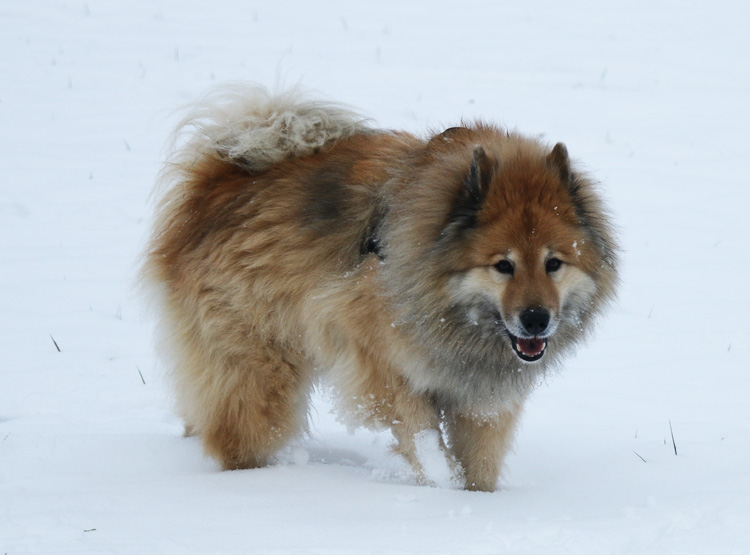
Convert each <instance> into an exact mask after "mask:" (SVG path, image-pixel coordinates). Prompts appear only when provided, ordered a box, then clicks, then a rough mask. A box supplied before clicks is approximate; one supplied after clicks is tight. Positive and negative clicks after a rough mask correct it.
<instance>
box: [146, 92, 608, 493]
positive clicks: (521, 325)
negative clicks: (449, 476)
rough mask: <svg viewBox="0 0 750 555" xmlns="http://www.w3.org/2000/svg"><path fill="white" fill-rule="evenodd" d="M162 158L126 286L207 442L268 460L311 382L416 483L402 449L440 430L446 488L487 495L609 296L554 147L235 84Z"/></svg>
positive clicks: (596, 217) (229, 456)
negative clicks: (147, 289) (402, 125)
mask: <svg viewBox="0 0 750 555" xmlns="http://www.w3.org/2000/svg"><path fill="white" fill-rule="evenodd" d="M188 131H189V132H188ZM186 133H187V134H186ZM175 144H176V145H177V147H176V149H175V151H174V154H173V155H172V157H171V158H170V160H169V163H168V165H167V169H166V170H165V173H164V174H163V181H164V186H165V189H164V193H163V197H162V199H161V201H160V204H159V208H158V214H157V222H156V226H155V230H154V234H153V237H152V240H151V243H150V246H149V251H148V253H147V259H146V262H145V264H144V277H145V278H146V280H147V281H148V282H149V283H151V284H154V285H156V286H157V288H158V289H159V291H160V292H161V298H160V304H161V311H162V329H163V331H164V333H165V336H166V337H167V338H168V343H169V352H170V365H171V367H172V369H173V378H174V382H175V385H176V390H177V401H178V408H179V410H180V412H181V414H182V416H183V417H184V419H185V421H186V425H187V428H188V429H190V430H191V433H196V434H198V435H200V437H201V439H202V441H203V444H204V446H205V448H206V450H207V451H208V452H209V453H210V454H211V455H213V456H214V457H216V458H217V460H219V461H220V462H221V464H222V465H223V467H224V468H249V467H255V466H261V465H263V464H266V463H267V461H268V459H269V457H270V456H271V455H272V454H273V453H274V452H275V451H276V450H278V449H279V448H281V447H282V446H283V445H284V444H285V443H286V442H288V441H289V439H290V438H292V437H293V436H295V435H296V434H299V433H300V432H302V431H304V430H305V427H306V415H307V408H308V400H309V399H308V398H309V392H310V389H311V387H312V384H313V383H314V381H315V380H316V379H317V378H318V377H319V376H320V375H321V374H323V373H326V374H327V375H328V376H329V377H330V380H331V382H332V383H333V384H334V385H335V386H336V387H337V389H338V391H339V398H340V405H341V406H340V408H341V410H342V412H343V413H344V414H346V415H348V417H349V418H351V419H352V420H354V421H356V422H357V423H360V424H364V425H367V426H371V427H376V428H390V429H391V430H392V432H393V434H394V437H395V439H396V446H395V448H396V451H397V452H399V453H401V454H403V455H404V457H405V458H406V459H407V460H408V461H409V462H410V463H411V464H412V466H413V467H414V469H415V472H416V474H417V476H418V477H421V478H422V479H424V480H425V481H427V480H428V479H429V477H428V476H424V473H423V470H422V468H421V466H420V462H419V458H418V456H417V452H416V447H415V437H416V436H417V435H418V434H423V432H425V431H427V430H433V431H436V432H438V433H439V430H441V423H442V424H443V426H442V427H443V429H444V430H445V432H446V435H445V437H444V438H443V439H441V446H442V447H441V448H442V449H443V450H444V451H445V452H446V455H447V456H448V457H449V459H450V460H455V461H456V463H455V464H454V468H455V470H456V473H457V474H460V475H461V476H463V479H464V484H465V486H466V487H467V488H470V489H481V490H493V489H494V488H495V486H496V482H497V478H498V474H499V472H500V469H501V466H502V461H503V458H504V455H505V453H506V451H507V449H508V448H509V446H510V443H511V440H512V437H513V431H514V429H515V424H516V422H517V420H518V417H519V414H520V412H521V409H522V405H523V402H524V400H525V399H526V397H527V396H528V394H529V393H530V392H531V390H532V389H533V388H534V386H535V385H536V384H537V383H538V382H539V379H540V377H541V376H543V375H544V374H545V373H546V372H548V371H549V370H550V369H551V368H554V367H556V366H557V365H558V363H559V361H560V359H561V357H562V355H564V354H565V353H567V352H569V351H570V350H571V348H572V347H573V346H574V345H575V344H576V343H578V342H579V340H580V339H581V338H583V337H584V336H585V335H586V334H587V333H588V331H589V330H590V329H591V327H592V323H593V320H594V318H595V317H596V316H597V315H598V314H599V313H600V312H601V310H602V308H603V307H604V306H605V305H606V303H607V301H608V300H610V299H611V297H612V295H613V292H614V286H615V284H616V269H615V268H616V247H615V244H614V241H613V238H612V233H611V230H610V228H609V225H608V223H607V222H608V218H607V216H606V213H605V212H604V211H603V210H602V207H601V201H600V200H599V198H598V196H597V194H596V192H595V190H594V188H593V185H592V183H591V182H590V181H589V180H588V179H586V178H585V177H584V176H582V174H580V173H579V172H576V171H574V168H572V167H571V164H570V160H569V158H568V154H567V149H565V147H564V145H562V144H558V145H556V146H555V147H554V148H551V149H550V148H548V147H547V146H546V145H543V144H541V143H539V142H538V141H536V140H533V139H528V138H525V137H522V136H520V135H517V134H513V133H507V132H506V131H504V130H501V129H498V128H496V127H494V126H491V125H487V124H464V125H463V126H461V127H456V128H451V129H449V130H446V131H445V132H443V133H440V134H438V135H435V136H434V137H431V138H429V140H422V139H421V138H418V137H416V136H413V135H411V134H408V133H400V132H391V131H378V130H375V129H372V128H370V127H369V126H367V125H366V124H365V123H364V120H363V119H362V118H361V117H359V116H358V115H356V113H355V112H353V111H351V110H349V109H347V108H345V107H342V106H339V105H333V104H321V103H319V102H315V101H311V100H309V99H307V98H306V97H303V96H301V95H300V93H299V92H295V91H293V92H289V93H283V94H281V95H278V96H272V95H269V94H268V93H266V92H265V91H264V90H262V89H259V88H257V87H244V88H243V87H238V86H234V87H232V88H231V89H229V91H228V92H227V91H218V92H214V93H212V94H210V95H209V96H208V97H207V99H205V100H204V101H202V102H201V103H199V104H198V106H197V107H196V108H195V109H194V110H193V111H192V112H191V113H190V114H189V115H188V116H187V117H186V119H185V120H184V121H183V122H182V124H181V126H180V128H179V131H178V135H177V139H176V143H175ZM419 437H423V435H419ZM439 437H441V438H442V437H443V436H442V435H439ZM443 441H444V443H443Z"/></svg>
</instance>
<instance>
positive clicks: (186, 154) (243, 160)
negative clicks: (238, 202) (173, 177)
mask: <svg viewBox="0 0 750 555" xmlns="http://www.w3.org/2000/svg"><path fill="white" fill-rule="evenodd" d="M369 129H370V128H369V126H368V125H367V120H366V119H365V118H363V117H361V116H360V115H358V114H357V113H356V112H354V111H353V110H351V109H350V108H348V107H346V106H344V105H341V104H337V103H334V102H322V101H316V100H311V99H310V98H309V96H308V95H307V94H306V93H304V92H302V91H300V89H299V87H294V88H291V89H289V90H287V91H284V92H281V93H277V94H271V93H269V92H268V90H267V89H265V88H264V87H261V86H258V85H254V84H248V83H234V84H230V85H222V86H221V87H218V88H215V89H213V90H212V91H210V92H209V93H208V94H206V95H205V96H204V97H203V98H202V99H201V100H199V101H198V102H197V103H195V104H194V105H192V106H191V107H190V108H189V110H188V113H187V114H186V116H185V117H184V118H183V120H182V121H181V122H180V123H179V124H178V126H177V129H176V131H175V133H174V135H173V137H172V143H171V146H172V152H173V156H172V160H171V162H172V163H176V164H177V165H179V166H182V167H183V168H184V167H186V166H187V167H189V166H190V164H191V163H193V162H194V161H196V160H197V159H199V158H201V157H202V156H206V155H209V156H218V157H219V158H221V159H223V160H226V161H228V162H232V163H234V164H236V165H238V166H241V167H242V168H244V169H246V170H248V171H250V172H253V173H258V172H262V171H265V170H267V169H268V168H269V167H271V166H272V165H274V164H276V163H277V162H280V161H282V160H285V159H287V158H293V157H302V156H306V155H309V154H312V153H314V152H315V151H316V150H318V149H319V148H321V147H324V146H326V145H328V144H331V143H334V142H336V141H338V140H340V139H344V138H346V137H349V136H351V135H353V134H355V133H360V132H366V131H368V130H369Z"/></svg>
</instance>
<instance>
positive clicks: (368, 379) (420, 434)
mask: <svg viewBox="0 0 750 555" xmlns="http://www.w3.org/2000/svg"><path fill="white" fill-rule="evenodd" d="M334 379H335V380H336V382H337V385H338V389H339V391H340V392H341V393H342V395H341V399H342V401H343V402H344V403H343V405H344V406H343V408H344V410H345V411H346V413H347V414H348V415H350V416H353V417H354V420H355V421H356V422H357V423H359V424H364V425H365V426H367V427H369V428H372V429H383V428H388V429H390V430H391V432H392V433H393V437H394V439H395V443H394V445H393V451H394V452H395V453H397V454H399V455H401V456H403V457H404V458H405V459H406V461H407V462H408V463H409V465H410V466H411V467H412V469H413V470H414V472H415V474H416V476H417V480H418V481H419V482H420V483H430V479H431V477H430V476H427V475H426V473H425V468H424V465H423V462H424V461H422V460H420V455H424V454H427V455H430V453H420V449H419V447H420V445H421V444H424V443H425V441H427V440H430V441H431V440H432V439H433V438H434V439H436V442H437V443H436V445H434V446H429V447H430V448H431V447H434V448H435V449H437V450H439V451H440V452H441V453H442V455H443V456H444V457H445V458H446V461H448V463H447V467H446V468H448V469H449V470H450V466H451V465H450V461H449V460H448V451H447V448H446V446H445V443H444V441H443V438H442V435H441V433H440V418H439V412H438V409H437V407H436V406H435V404H434V403H433V402H432V400H431V399H430V398H429V397H428V396H426V395H423V394H419V393H416V392H414V391H413V390H412V388H411V387H410V385H409V384H408V382H407V381H406V380H405V379H404V378H403V377H401V376H400V375H399V374H398V373H397V372H396V371H395V370H393V369H392V368H391V367H390V366H389V365H388V364H387V363H385V362H384V361H382V360H378V359H377V358H375V357H374V356H372V355H371V354H368V353H365V352H364V351H360V352H359V353H358V355H357V356H356V357H354V358H353V359H348V364H344V365H342V366H341V367H340V368H339V372H335V375H334ZM424 432H428V433H427V434H424ZM420 440H422V441H420ZM429 462H430V463H436V462H437V461H435V460H431V461H429Z"/></svg>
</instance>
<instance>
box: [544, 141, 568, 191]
mask: <svg viewBox="0 0 750 555" xmlns="http://www.w3.org/2000/svg"><path fill="white" fill-rule="evenodd" d="M547 163H548V164H549V165H550V166H551V167H552V168H554V169H555V170H557V173H559V174H560V180H561V181H562V182H563V183H565V184H566V185H568V184H569V183H570V158H569V157H568V149H567V147H566V146H565V145H564V144H563V143H557V144H556V145H555V146H554V148H553V149H552V152H550V153H549V154H548V155H547Z"/></svg>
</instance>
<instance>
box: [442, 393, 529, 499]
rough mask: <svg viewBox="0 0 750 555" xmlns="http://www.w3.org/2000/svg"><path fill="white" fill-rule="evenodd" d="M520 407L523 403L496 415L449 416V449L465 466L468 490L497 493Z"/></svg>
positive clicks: (450, 413) (459, 413)
mask: <svg viewBox="0 0 750 555" xmlns="http://www.w3.org/2000/svg"><path fill="white" fill-rule="evenodd" d="M521 408H522V403H521V402H517V403H515V404H514V405H513V406H512V407H511V408H510V409H509V410H506V411H501V412H499V413H497V414H494V415H474V414H469V413H461V412H449V414H447V417H446V424H447V428H448V439H449V443H450V447H451V450H452V452H453V454H454V455H455V457H456V459H458V461H459V462H460V463H461V466H462V467H463V471H464V476H465V480H466V482H465V487H466V489H469V490H475V491H494V490H495V487H496V486H497V480H498V477H499V476H500V471H501V470H502V466H503V460H504V459H505V455H506V454H507V452H508V451H509V449H510V447H511V444H512V442H513V436H514V434H515V430H516V425H517V424H518V419H519V417H520V415H521Z"/></svg>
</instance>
